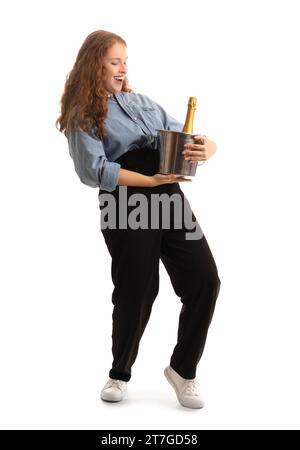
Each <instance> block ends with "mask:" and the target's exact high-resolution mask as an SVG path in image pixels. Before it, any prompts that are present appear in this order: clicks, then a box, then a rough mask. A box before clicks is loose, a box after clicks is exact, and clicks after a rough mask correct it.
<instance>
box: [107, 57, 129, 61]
mask: <svg viewBox="0 0 300 450" xmlns="http://www.w3.org/2000/svg"><path fill="white" fill-rule="evenodd" d="M112 59H118V60H119V61H121V59H122V58H110V60H112ZM125 59H128V56H126V58H125Z"/></svg>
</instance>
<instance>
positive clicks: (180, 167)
mask: <svg viewBox="0 0 300 450" xmlns="http://www.w3.org/2000/svg"><path fill="white" fill-rule="evenodd" d="M157 132H158V133H157V137H158V149H159V154H160V165H159V173H163V174H166V175H167V174H175V175H185V176H195V175H196V170H197V166H198V162H197V161H193V162H190V161H187V160H185V159H184V156H185V155H183V154H182V152H183V150H184V144H187V143H190V142H194V139H193V136H196V135H195V134H191V133H184V132H182V131H170V130H157Z"/></svg>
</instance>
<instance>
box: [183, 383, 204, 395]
mask: <svg viewBox="0 0 300 450" xmlns="http://www.w3.org/2000/svg"><path fill="white" fill-rule="evenodd" d="M199 386H200V384H199V382H198V381H197V380H188V381H187V383H186V388H185V390H184V391H185V393H186V394H189V395H199V391H198V389H199Z"/></svg>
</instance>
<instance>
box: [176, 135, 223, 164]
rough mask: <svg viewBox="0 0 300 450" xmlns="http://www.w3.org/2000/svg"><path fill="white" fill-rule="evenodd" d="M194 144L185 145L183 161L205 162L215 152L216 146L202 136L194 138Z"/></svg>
mask: <svg viewBox="0 0 300 450" xmlns="http://www.w3.org/2000/svg"><path fill="white" fill-rule="evenodd" d="M194 141H196V142H197V143H196V142H195V143H190V144H185V146H184V147H185V148H184V151H183V152H182V153H183V157H184V159H185V160H189V161H191V162H193V161H206V160H207V159H208V158H210V157H211V156H212V155H213V154H214V153H216V151H217V144H216V143H215V142H214V141H211V140H210V139H208V138H207V137H206V136H204V135H203V134H197V135H196V136H194Z"/></svg>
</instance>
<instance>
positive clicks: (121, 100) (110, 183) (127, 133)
mask: <svg viewBox="0 0 300 450" xmlns="http://www.w3.org/2000/svg"><path fill="white" fill-rule="evenodd" d="M105 128H106V130H107V132H108V135H107V137H105V138H104V139H100V138H98V137H97V136H96V134H95V128H94V129H92V130H91V131H90V132H88V133H87V132H85V131H83V130H82V129H81V128H80V129H79V130H78V131H76V132H74V131H73V132H71V133H66V137H67V139H68V144H69V154H70V156H71V158H72V159H73V162H74V167H75V171H76V173H77V175H78V176H79V178H80V180H81V181H82V183H84V184H86V185H88V186H91V187H100V188H101V189H104V190H107V191H109V192H111V191H114V190H115V189H116V186H117V182H118V177H119V171H120V168H121V165H120V164H119V163H117V162H114V161H115V160H116V159H117V158H119V157H120V156H121V155H123V154H124V153H125V152H128V151H130V150H134V149H136V148H149V147H151V148H157V130H158V129H165V130H174V131H181V130H182V128H183V124H182V123H181V122H178V121H177V120H176V119H174V118H173V117H171V116H170V115H168V114H167V113H166V111H165V110H164V109H163V108H162V107H161V106H160V105H158V104H157V103H155V102H154V101H153V100H151V99H150V98H149V97H147V96H146V95H142V94H137V93H132V92H123V91H121V92H118V93H117V94H115V97H113V96H111V97H109V99H108V113H107V117H106V120H105Z"/></svg>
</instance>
